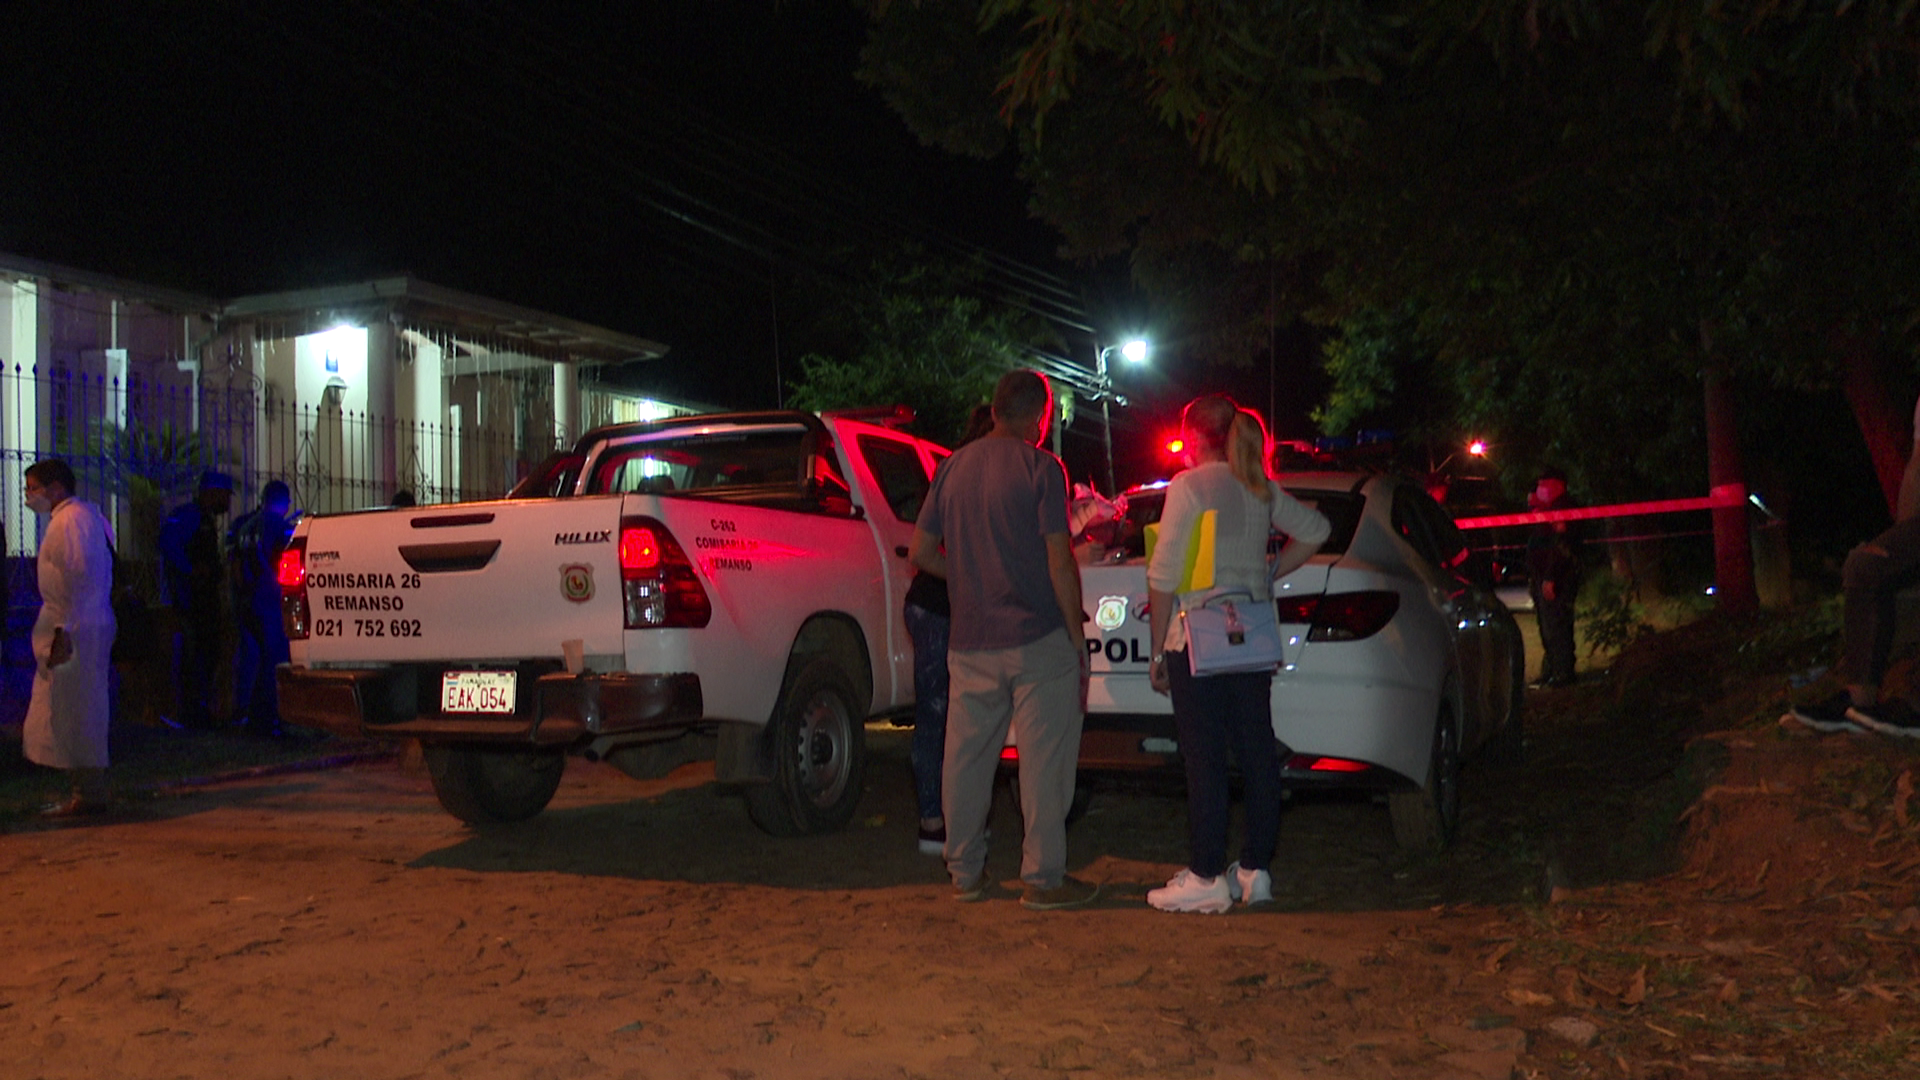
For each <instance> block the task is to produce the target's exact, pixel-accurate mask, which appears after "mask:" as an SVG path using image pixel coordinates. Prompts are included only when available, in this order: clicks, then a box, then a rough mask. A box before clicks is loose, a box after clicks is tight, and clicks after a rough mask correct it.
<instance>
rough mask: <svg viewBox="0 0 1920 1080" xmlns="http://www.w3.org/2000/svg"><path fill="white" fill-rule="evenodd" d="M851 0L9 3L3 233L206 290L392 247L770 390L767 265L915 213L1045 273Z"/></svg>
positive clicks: (382, 258) (279, 277)
mask: <svg viewBox="0 0 1920 1080" xmlns="http://www.w3.org/2000/svg"><path fill="white" fill-rule="evenodd" d="M439 12H457V14H456V15H443V14H439ZM534 12H538V14H534ZM862 19H863V16H862V15H861V13H860V12H859V11H858V10H856V9H855V8H854V7H853V5H851V4H850V3H847V2H845V0H803V2H797V3H787V4H781V5H775V4H773V3H772V2H771V0H665V2H663V0H652V2H649V3H644V4H631V5H616V4H569V3H554V4H542V5H537V6H535V5H527V6H524V7H516V6H513V5H504V4H497V3H481V4H469V5H458V6H456V5H406V6H405V7H402V6H400V5H389V4H373V3H366V4H361V3H353V2H347V3H340V4H323V5H315V4H305V5H290V4H289V5H281V4H268V5H264V6H263V5H256V4H221V3H216V4H210V5H201V4H195V5H165V6H164V9H163V8H162V7H161V6H159V5H153V6H151V8H150V9H149V8H138V7H136V6H135V5H130V4H102V5H95V6H94V9H93V10H87V9H86V7H85V6H82V7H81V8H79V9H76V8H72V7H68V6H64V5H52V4H28V5H25V6H24V9H23V8H22V7H21V6H19V5H15V6H13V10H12V13H10V15H9V18H8V25H7V32H6V35H5V40H4V42H0V63H3V64H4V68H5V71H4V74H0V80H4V82H0V86H3V87H4V93H5V102H6V106H5V108H4V110H0V145H4V147H5V148H6V149H5V152H4V156H3V158H0V249H6V250H12V251H15V252H17V253H20V254H26V255H31V256H35V257H39V258H44V259H49V260H53V261H59V262H65V263H69V264H72V265H76V266H80V267H83V268H86V269H92V270H99V271H103V272H108V273H117V274H122V275H125V276H129V277H136V278H139V279H141V280H149V281H154V282H156V283H161V284H167V285H172V286H176V287H180V288H188V289H194V290H198V291H203V292H208V293H212V294H214V295H221V296H227V295H235V294H240V293H245V292H251V291H259V290H264V289H274V288H281V287H286V286H289V285H314V284H322V283H328V282H334V281H343V280H351V279H356V278H362V277H367V276H372V275H376V274H383V273H394V272H410V273H413V274H415V275H417V276H419V277H422V278H425V279H427V280H432V281H436V282H440V283H444V284H448V285H453V286H456V287H459V288H464V289H468V290H470V291H474V292H478V293H481V294H484V295H490V296H495V297H498V298H500V299H505V300H510V301H514V302H518V303H523V304H527V305H530V306H534V307H540V308H544V309H547V310H551V311H554V312H556V313H560V314H564V315H568V316H572V317H575V318H580V319H584V320H587V321H590V322H595V323H600V324H602V325H606V326H609V327H612V328H615V329H619V330H623V331H627V332H630V333H635V334H639V335H642V336H646V337H650V338H654V339H656V340H661V341H665V342H667V343H668V344H670V345H672V346H673V347H674V350H675V357H674V359H673V360H672V361H670V362H667V363H665V364H663V366H662V371H661V372H660V375H661V376H663V377H664V378H666V379H668V380H669V381H671V382H672V383H674V384H676V386H677V387H679V388H681V389H684V390H687V391H701V392H706V393H708V394H710V395H723V394H732V393H734V392H736V391H738V392H750V387H751V386H752V385H753V384H752V383H751V382H750V381H749V380H742V379H741V378H740V376H741V375H743V374H745V373H747V372H750V371H751V369H752V368H753V367H755V366H756V365H758V366H759V367H761V368H762V370H761V371H760V372H759V375H760V379H759V384H758V385H759V386H760V388H762V389H763V390H764V391H765V394H766V396H769V397H770V396H771V392H772V386H773V378H772V369H771V357H772V340H771V329H772V326H771V318H770V315H771V312H770V311H769V308H770V307H771V304H770V299H771V298H770V285H771V281H772V279H773V278H774V277H776V276H782V275H781V273H780V266H781V265H782V264H787V265H790V264H792V263H794V262H796V261H797V262H805V261H806V260H808V259H810V258H814V257H817V253H818V252H820V251H823V250H831V249H833V248H835V247H839V246H844V245H847V244H850V243H852V242H855V241H858V240H872V239H873V238H874V237H875V236H876V235H878V236H881V237H888V236H894V237H905V236H906V235H908V233H909V231H910V230H911V231H924V230H933V231H934V232H935V233H937V234H944V235H949V236H953V237H956V238H959V239H962V240H964V241H967V242H970V243H973V244H978V245H982V246H986V247H990V248H993V249H995V250H998V251H1001V252H1004V253H1005V254H1007V255H1009V256H1012V257H1014V258H1017V259H1020V260H1022V261H1026V262H1032V263H1036V264H1045V265H1047V267H1048V268H1049V269H1054V270H1065V269H1069V268H1065V267H1061V266H1059V264H1057V263H1055V262H1054V261H1053V260H1052V257H1051V246H1052V243H1053V241H1052V238H1051V236H1050V234H1049V233H1048V232H1047V231H1046V230H1045V229H1044V228H1042V227H1040V226H1038V225H1037V224H1036V223H1033V222H1031V221H1030V220H1029V219H1028V218H1027V217H1026V215H1025V212H1024V193H1023V191H1022V190H1021V188H1020V186H1019V185H1018V183H1017V181H1015V180H1014V178H1013V177H1012V173H1011V166H1010V164H1009V163H1008V162H1004V161H1003V162H993V163H980V162H969V161H960V160H956V159H952V158H949V157H947V156H945V155H942V154H939V153H938V152H936V151H932V150H928V149H924V148H922V147H921V146H919V145H918V143H917V142H916V141H915V140H914V139H913V138H912V136H911V135H910V134H909V133H908V132H907V131H906V129H905V128H904V126H903V125H902V124H901V123H900V122H899V121H898V120H897V119H895V118H894V117H893V116H892V114H890V113H889V112H888V111H887V110H886V109H885V107H884V106H883V105H882V104H881V103H880V101H879V99H878V97H877V95H875V94H873V93H872V92H870V91H868V90H866V89H865V88H864V87H862V86H860V85H859V84H858V83H856V81H855V80H854V78H853V75H852V72H853V69H854V67H855V64H856V54H857V50H858V47H859V43H860V40H861V29H862V25H863V23H862ZM689 218H691V219H694V220H695V222H697V223H694V224H690V223H689V222H688V220H687V219H689ZM787 314H788V316H789V318H790V319H791V315H792V314H793V313H787ZM791 321H796V322H797V320H791ZM742 403H743V404H761V403H762V402H759V401H746V402H742Z"/></svg>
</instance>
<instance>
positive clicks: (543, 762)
mask: <svg viewBox="0 0 1920 1080" xmlns="http://www.w3.org/2000/svg"><path fill="white" fill-rule="evenodd" d="M425 756H426V759H427V775H428V776H429V777H431V778H432V779H433V793H434V794H435V795H437V796H439V797H440V805H441V806H444V807H446V809H447V813H449V814H452V815H453V816H454V817H457V818H459V819H460V820H461V821H464V822H467V823H468V824H472V825H487V824H492V823H495V822H503V821H525V820H526V819H528V818H530V817H532V816H533V815H535V814H537V813H539V812H540V811H542V810H544V809H546V807H547V803H549V802H551V801H552V800H553V793H554V792H555V791H557V790H559V788H560V774H561V773H562V772H564V771H565V770H566V767H567V759H566V755H565V754H563V753H562V752H560V751H558V750H523V749H520V748H518V747H494V746H446V745H438V746H427V747H425Z"/></svg>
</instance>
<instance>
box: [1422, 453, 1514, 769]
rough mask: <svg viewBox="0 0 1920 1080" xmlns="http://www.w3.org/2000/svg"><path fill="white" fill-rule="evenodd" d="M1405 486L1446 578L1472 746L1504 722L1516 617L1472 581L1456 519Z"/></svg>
mask: <svg viewBox="0 0 1920 1080" xmlns="http://www.w3.org/2000/svg"><path fill="white" fill-rule="evenodd" d="M1401 490H1402V491H1404V492H1406V493H1407V499H1408V511H1409V513H1411V514H1412V515H1413V516H1415V517H1416V518H1418V520H1419V521H1420V524H1421V526H1422V528H1424V529H1425V531H1426V533H1427V536H1428V545H1427V546H1428V547H1429V548H1430V550H1431V551H1432V553H1433V554H1432V558H1433V559H1434V560H1435V561H1436V565H1437V566H1438V567H1439V568H1440V569H1441V570H1442V571H1443V572H1444V573H1445V574H1446V576H1447V581H1448V589H1449V594H1450V599H1451V601H1452V604H1453V615H1454V628H1455V629H1454V633H1455V638H1456V640H1457V642H1458V646H1457V648H1458V651H1459V656H1460V690H1461V698H1462V701H1463V703H1464V705H1465V708H1466V714H1467V715H1466V716H1465V717H1463V718H1462V719H1463V720H1464V722H1465V730H1464V732H1463V735H1464V738H1465V743H1466V746H1468V747H1471V746H1473V745H1474V744H1476V743H1478V742H1479V741H1480V740H1482V739H1484V738H1485V737H1486V736H1487V735H1489V734H1490V733H1491V731H1492V729H1493V727H1494V726H1496V725H1498V724H1499V723H1500V722H1501V720H1502V719H1503V716H1502V713H1503V710H1505V709H1506V707H1507V704H1506V703H1507V701H1508V700H1509V696H1508V695H1509V691H1510V686H1509V680H1510V679H1511V671H1510V670H1509V669H1510V665H1509V663H1508V657H1509V652H1510V642H1509V641H1508V639H1507V635H1506V628H1507V627H1508V626H1509V625H1511V621H1512V620H1511V619H1509V618H1504V617H1503V616H1504V615H1505V614H1506V613H1505V611H1504V610H1503V609H1501V606H1500V600H1499V597H1497V596H1496V595H1495V594H1494V592H1493V590H1492V589H1490V588H1488V587H1487V585H1486V583H1484V582H1479V581H1475V580H1473V578H1472V576H1471V573H1470V570H1469V558H1470V556H1471V554H1472V552H1471V551H1470V550H1469V548H1468V547H1467V543H1466V538H1465V537H1463V536H1461V535H1460V530H1459V529H1458V528H1457V527H1456V526H1455V525H1454V524H1453V519H1452V518H1450V517H1448V516H1447V514H1446V512H1445V511H1444V510H1441V509H1440V506H1439V504H1438V503H1435V502H1434V501H1433V500H1432V498H1430V497H1428V496H1427V494H1426V493H1425V492H1423V491H1419V490H1417V489H1415V488H1414V487H1412V486H1411V485H1409V486H1407V487H1405V488H1402V489H1401Z"/></svg>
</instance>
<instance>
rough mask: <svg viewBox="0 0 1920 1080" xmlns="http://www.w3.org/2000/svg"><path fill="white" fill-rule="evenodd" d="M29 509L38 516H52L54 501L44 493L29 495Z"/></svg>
mask: <svg viewBox="0 0 1920 1080" xmlns="http://www.w3.org/2000/svg"><path fill="white" fill-rule="evenodd" d="M27 509H29V510H31V511H33V512H34V513H36V514H51V513H53V499H52V498H50V497H49V496H48V495H47V493H46V492H44V491H43V492H41V493H40V494H38V495H29V496H27Z"/></svg>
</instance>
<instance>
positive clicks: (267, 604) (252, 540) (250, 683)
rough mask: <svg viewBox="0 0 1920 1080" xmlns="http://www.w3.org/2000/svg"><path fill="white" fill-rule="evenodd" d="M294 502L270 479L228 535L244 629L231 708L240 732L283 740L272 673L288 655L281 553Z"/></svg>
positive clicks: (230, 570) (230, 574) (237, 612)
mask: <svg viewBox="0 0 1920 1080" xmlns="http://www.w3.org/2000/svg"><path fill="white" fill-rule="evenodd" d="M292 501H293V496H292V493H291V492H290V491H288V489H287V485H286V484H285V483H283V482H282V481H279V480H269V481H267V483H266V485H265V486H264V487H262V488H261V489H260V505H259V506H258V507H256V508H254V510H253V511H252V512H251V513H247V514H243V515H241V516H240V517H239V518H237V519H235V521H234V523H233V527H232V528H231V529H229V530H227V581H228V585H229V587H230V588H231V589H232V594H233V613H234V617H235V619H236V621H237V622H238V623H239V624H240V636H239V642H238V644H237V646H236V648H235V650H234V654H233V708H234V711H235V712H236V713H238V714H239V715H238V720H239V723H240V725H241V726H242V727H244V728H245V729H246V730H247V731H249V732H251V733H253V734H255V735H264V736H267V737H269V738H274V737H278V736H279V735H280V708H279V695H278V694H277V693H276V692H275V687H274V668H275V667H276V666H278V665H279V664H282V663H284V662H286V660H287V659H288V655H289V654H288V649H287V632H286V629H285V627H284V626H283V625H282V624H281V622H280V582H279V577H278V569H279V566H280V553H281V552H282V551H285V550H286V547H287V540H288V539H289V538H290V537H292V535H293V523H292V522H291V521H289V520H288V519H287V511H288V509H289V508H290V506H291V505H292Z"/></svg>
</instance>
